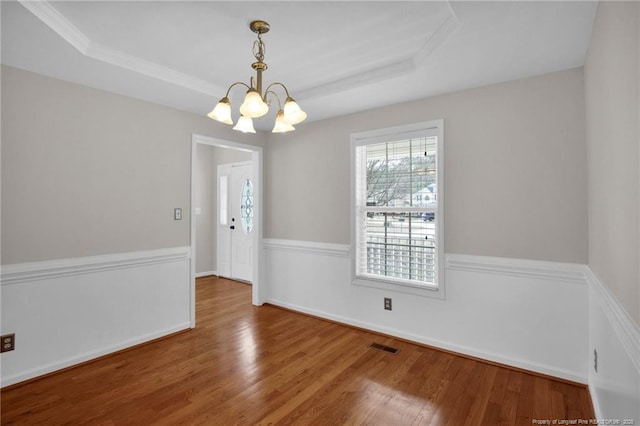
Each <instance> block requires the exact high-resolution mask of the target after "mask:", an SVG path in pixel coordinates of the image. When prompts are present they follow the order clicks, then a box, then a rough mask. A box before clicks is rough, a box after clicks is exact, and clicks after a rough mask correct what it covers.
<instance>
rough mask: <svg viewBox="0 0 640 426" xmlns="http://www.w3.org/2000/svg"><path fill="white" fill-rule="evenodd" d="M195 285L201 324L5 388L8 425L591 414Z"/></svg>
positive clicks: (569, 392)
mask: <svg viewBox="0 0 640 426" xmlns="http://www.w3.org/2000/svg"><path fill="white" fill-rule="evenodd" d="M196 287H197V327H196V328H195V329H194V330H191V331H188V332H185V333H181V334H177V335H174V336H171V337H169V338H167V339H164V340H160V341H156V342H153V343H150V344H147V345H144V346H140V347H137V348H134V349H131V350H127V351H123V352H121V353H118V354H115V355H113V356H109V357H106V358H103V359H99V360H97V361H95V362H91V363H87V364H84V365H81V366H78V367H75V368H72V369H69V370H66V371H64V372H61V373H58V374H54V375H51V376H48V377H45V378H43V379H40V380H36V381H33V382H31V383H28V384H25V385H22V386H20V385H19V386H16V387H13V388H10V389H8V390H4V391H3V392H2V394H1V397H2V408H1V409H2V424H46V425H56V424H74V425H76V424H105V425H115V424H117V425H129V424H131V425H147V424H221V425H230V424H256V423H259V424H269V423H281V424H326V425H336V424H376V425H405V424H433V425H465V424H469V425H501V424H504V425H514V424H518V425H531V424H532V421H533V420H534V419H549V420H554V419H563V420H564V419H592V418H593V417H594V414H593V410H592V408H591V403H590V399H589V396H588V392H587V389H586V388H585V387H582V386H576V385H572V384H568V383H563V382H560V381H555V380H551V379H548V378H544V377H539V376H536V375H531V374H527V373H524V372H520V371H515V370H511V369H507V368H503V367H499V366H495V365H491V364H487V363H483V362H480V361H476V360H472V359H468V358H464V357H460V356H456V355H452V354H449V353H445V352H441V351H438V350H434V349H430V348H426V347H422V346H418V345H413V344H410V343H407V342H403V341H398V340H395V339H392V338H386V337H381V336H379V335H375V334H371V333H367V332H365V331H361V330H356V329H353V328H349V327H344V326H341V325H337V324H333V323H330V322H327V321H322V320H319V319H316V318H311V317H308V316H304V315H299V314H296V313H292V312H288V311H285V310H281V309H278V308H275V307H273V306H263V307H259V308H258V307H254V306H252V305H251V288H250V287H249V286H248V285H245V284H240V283H236V282H233V281H229V280H225V279H219V278H213V277H211V278H203V279H199V280H198V281H197V286H196ZM372 342H378V343H381V344H384V345H387V346H392V347H394V348H398V349H399V350H400V352H399V353H398V354H392V353H389V352H385V351H382V350H379V349H373V348H370V347H369V346H370V344H371V343H372Z"/></svg>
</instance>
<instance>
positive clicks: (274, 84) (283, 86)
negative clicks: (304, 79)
mask: <svg viewBox="0 0 640 426" xmlns="http://www.w3.org/2000/svg"><path fill="white" fill-rule="evenodd" d="M276 85H278V86H282V88H283V89H284V92H285V93H286V94H287V98H290V97H291V96H289V90H288V89H287V86H285V85H284V84H282V83H280V82H278V81H275V82H273V83H271V84H270V85H268V86H267V90H265V92H264V94H265V96H266V94H267V92H271V93H274V92H273V90H269V89H271V86H276Z"/></svg>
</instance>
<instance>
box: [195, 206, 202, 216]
mask: <svg viewBox="0 0 640 426" xmlns="http://www.w3.org/2000/svg"><path fill="white" fill-rule="evenodd" d="M201 214H202V208H201V207H196V216H200V215H201Z"/></svg>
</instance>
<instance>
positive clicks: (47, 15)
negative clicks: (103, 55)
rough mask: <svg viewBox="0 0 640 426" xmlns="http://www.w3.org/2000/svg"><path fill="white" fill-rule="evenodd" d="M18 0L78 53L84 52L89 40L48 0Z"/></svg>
mask: <svg viewBox="0 0 640 426" xmlns="http://www.w3.org/2000/svg"><path fill="white" fill-rule="evenodd" d="M18 2H19V3H20V4H21V5H22V6H23V7H24V8H25V9H27V10H28V11H29V12H31V13H32V14H33V15H34V16H35V17H36V18H38V19H40V20H41V21H42V22H44V23H45V24H46V25H47V26H48V27H49V28H51V29H52V30H53V31H55V33H56V34H58V35H59V36H60V37H62V38H63V39H64V40H65V41H66V42H67V43H69V44H70V45H71V46H73V47H74V48H76V49H77V50H78V51H79V52H80V53H82V54H83V55H84V54H86V51H87V49H88V48H89V44H90V43H91V40H89V39H88V38H87V36H85V35H84V34H83V33H82V31H80V30H79V29H78V28H77V27H76V26H75V25H73V24H72V23H71V21H69V20H68V19H67V18H65V16H64V15H63V14H62V13H60V12H58V9H56V8H55V7H53V6H51V4H50V3H49V2H48V1H44V0H43V1H28V0H18Z"/></svg>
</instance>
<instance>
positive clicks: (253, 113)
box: [240, 89, 269, 118]
mask: <svg viewBox="0 0 640 426" xmlns="http://www.w3.org/2000/svg"><path fill="white" fill-rule="evenodd" d="M267 112H269V105H267V104H266V102H265V101H264V100H263V99H262V96H260V93H258V92H256V90H255V89H250V90H249V91H248V92H247V95H246V96H245V97H244V102H243V103H242V105H240V114H242V115H244V116H245V117H249V118H258V117H262V116H263V115H265V114H266V113H267Z"/></svg>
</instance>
